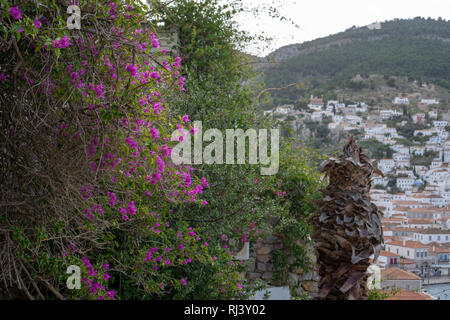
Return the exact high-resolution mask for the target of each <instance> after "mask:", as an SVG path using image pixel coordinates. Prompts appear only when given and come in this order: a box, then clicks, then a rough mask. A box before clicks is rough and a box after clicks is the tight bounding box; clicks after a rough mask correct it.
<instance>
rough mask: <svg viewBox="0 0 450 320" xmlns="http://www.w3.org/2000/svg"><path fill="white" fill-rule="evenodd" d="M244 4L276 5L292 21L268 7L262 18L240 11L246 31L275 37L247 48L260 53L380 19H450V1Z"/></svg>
mask: <svg viewBox="0 0 450 320" xmlns="http://www.w3.org/2000/svg"><path fill="white" fill-rule="evenodd" d="M244 3H245V5H246V6H247V7H248V8H257V7H260V8H263V7H264V6H265V7H267V6H273V7H276V8H277V10H278V11H279V13H280V14H281V15H282V16H284V17H286V18H287V19H290V20H291V21H292V23H290V22H288V21H286V20H284V21H280V20H279V19H278V20H277V19H273V18H271V17H270V15H269V14H268V13H267V10H266V13H260V14H259V16H258V17H255V16H254V14H252V13H249V12H244V13H241V14H239V15H238V16H237V17H236V22H237V23H238V24H239V25H240V27H241V28H242V29H243V30H246V31H249V32H251V33H252V34H256V35H264V36H269V37H272V38H273V41H272V42H271V44H270V46H269V47H268V48H266V47H262V45H261V43H259V44H257V45H252V46H249V47H248V48H246V50H245V51H246V52H248V53H251V54H254V55H257V56H265V55H267V54H269V53H270V52H272V51H273V50H275V49H277V48H279V47H282V46H285V45H288V44H294V43H301V42H304V41H310V40H314V39H317V38H321V37H326V36H328V35H331V34H335V33H338V32H342V31H345V30H346V29H348V28H351V27H352V26H357V27H362V26H365V25H368V24H371V23H373V22H377V21H378V22H383V21H386V20H392V19H395V18H399V19H406V18H414V17H417V16H420V17H424V18H428V17H431V18H434V19H437V18H439V17H441V18H442V19H445V20H450V0H308V1H305V0H244ZM262 12H264V10H262ZM294 24H297V25H298V27H299V28H297V27H295V26H294Z"/></svg>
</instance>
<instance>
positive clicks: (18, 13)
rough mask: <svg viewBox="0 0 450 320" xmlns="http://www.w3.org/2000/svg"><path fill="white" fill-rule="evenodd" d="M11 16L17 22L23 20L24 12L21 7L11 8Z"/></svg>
mask: <svg viewBox="0 0 450 320" xmlns="http://www.w3.org/2000/svg"><path fill="white" fill-rule="evenodd" d="M9 14H10V15H11V16H12V17H13V18H14V19H16V20H20V19H22V12H21V11H20V9H19V7H11V8H9Z"/></svg>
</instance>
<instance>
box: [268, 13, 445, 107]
mask: <svg viewBox="0 0 450 320" xmlns="http://www.w3.org/2000/svg"><path fill="white" fill-rule="evenodd" d="M260 68H261V70H262V71H263V73H264V76H263V77H264V80H265V82H266V86H267V87H283V86H286V85H288V84H291V83H295V82H297V83H300V82H304V81H307V82H308V83H309V86H310V87H312V88H327V89H336V88H345V87H349V86H351V85H354V83H351V81H350V79H352V78H353V77H354V76H355V75H356V74H360V75H361V76H362V77H363V78H368V76H369V75H370V74H380V75H384V76H386V77H388V76H405V77H408V78H409V79H410V81H413V80H418V82H419V84H420V83H421V82H432V83H434V84H436V85H438V86H441V87H444V88H447V89H448V88H450V21H445V20H432V19H424V18H415V19H410V20H393V21H387V22H383V23H381V29H378V30H369V29H368V28H367V27H360V28H356V27H354V28H350V29H348V30H346V31H345V32H341V33H338V34H335V35H331V36H328V37H324V38H320V39H317V40H313V41H309V42H305V43H302V44H294V45H289V46H286V47H282V48H280V49H278V50H276V51H275V52H273V53H271V54H270V55H269V56H268V57H266V59H265V62H264V63H262V64H261V65H260ZM302 93H304V92H301V91H298V89H295V88H290V89H287V90H283V91H277V92H274V93H273V94H272V96H273V97H274V100H280V99H281V100H286V99H287V100H297V98H298V96H299V95H302Z"/></svg>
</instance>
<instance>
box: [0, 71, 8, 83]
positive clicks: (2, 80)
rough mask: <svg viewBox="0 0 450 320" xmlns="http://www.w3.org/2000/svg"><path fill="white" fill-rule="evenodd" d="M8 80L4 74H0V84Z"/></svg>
mask: <svg viewBox="0 0 450 320" xmlns="http://www.w3.org/2000/svg"><path fill="white" fill-rule="evenodd" d="M7 78H8V75H7V74H6V73H3V72H0V82H5V81H6V79H7Z"/></svg>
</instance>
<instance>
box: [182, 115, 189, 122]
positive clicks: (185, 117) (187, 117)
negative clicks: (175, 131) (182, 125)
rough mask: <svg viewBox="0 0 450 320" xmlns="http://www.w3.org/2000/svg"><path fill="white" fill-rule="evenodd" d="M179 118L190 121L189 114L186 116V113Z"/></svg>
mask: <svg viewBox="0 0 450 320" xmlns="http://www.w3.org/2000/svg"><path fill="white" fill-rule="evenodd" d="M181 120H183V122H189V121H191V120H190V119H189V116H188V115H187V114H185V115H184V116H183V117H182V118H181Z"/></svg>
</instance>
